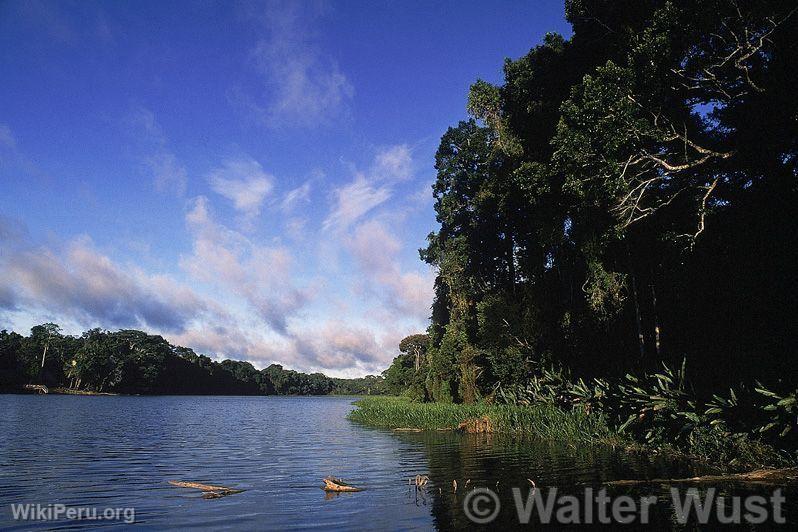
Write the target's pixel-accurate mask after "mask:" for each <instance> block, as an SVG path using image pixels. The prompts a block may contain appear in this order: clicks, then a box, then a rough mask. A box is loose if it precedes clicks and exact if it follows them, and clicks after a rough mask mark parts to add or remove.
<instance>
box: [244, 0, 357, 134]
mask: <svg viewBox="0 0 798 532" xmlns="http://www.w3.org/2000/svg"><path fill="white" fill-rule="evenodd" d="M320 14H321V13H320V12H319V11H318V10H315V12H314V9H313V6H311V5H308V4H302V3H298V2H270V3H267V4H265V5H264V4H258V5H257V8H256V10H253V11H252V12H251V13H250V17H251V18H252V19H254V20H255V21H257V22H258V23H259V26H260V27H261V28H262V31H264V33H265V35H264V36H263V38H262V39H260V40H259V41H258V43H257V45H256V46H255V48H254V50H253V51H252V53H251V57H252V60H253V63H254V65H255V67H256V69H257V71H258V72H259V73H260V74H261V75H262V76H263V79H264V82H265V83H264V85H263V87H262V88H261V92H262V93H263V95H264V99H265V100H266V103H260V102H259V99H260V98H258V97H252V96H251V95H250V94H249V93H247V92H244V91H243V90H241V89H239V90H236V91H234V93H233V96H234V100H235V101H236V103H239V104H241V105H243V106H244V107H245V108H247V110H248V111H249V112H251V113H254V114H255V115H256V116H258V117H259V118H260V119H261V121H262V122H263V123H265V124H266V125H268V126H269V127H285V126H289V127H315V126H318V125H324V124H328V123H330V122H331V121H332V120H333V119H335V118H337V117H340V116H341V115H342V114H343V113H344V112H345V111H346V107H347V104H348V102H349V100H350V99H351V98H352V96H353V93H354V89H353V87H352V84H351V83H350V82H349V80H348V79H347V77H346V75H344V73H343V72H341V70H340V68H339V67H338V65H337V63H336V62H335V61H334V60H333V59H331V58H329V57H327V56H326V55H325V54H324V53H323V50H322V47H321V46H320V45H319V44H318V43H317V42H316V41H315V40H314V39H313V35H312V28H313V27H315V25H316V19H317V18H318V16H319V15H320Z"/></svg>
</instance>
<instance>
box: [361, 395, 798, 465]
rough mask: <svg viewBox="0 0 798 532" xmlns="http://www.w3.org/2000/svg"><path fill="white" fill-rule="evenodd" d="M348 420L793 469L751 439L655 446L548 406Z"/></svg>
mask: <svg viewBox="0 0 798 532" xmlns="http://www.w3.org/2000/svg"><path fill="white" fill-rule="evenodd" d="M354 404H355V407H356V408H355V409H354V410H352V412H350V413H349V415H348V418H349V419H350V420H351V421H354V422H356V423H361V424H363V425H367V426H371V427H378V428H385V429H393V430H401V429H412V430H457V429H458V427H459V426H460V425H461V424H462V423H464V422H466V423H468V422H470V421H473V420H478V419H485V418H487V419H488V420H489V422H490V432H494V433H501V434H510V435H517V436H519V437H533V438H540V439H544V440H550V441H555V442H563V443H569V444H572V443H581V444H585V445H610V446H613V447H616V446H617V447H622V448H625V449H628V450H630V451H646V452H657V453H661V454H666V455H672V456H673V457H674V458H688V459H691V460H695V461H698V462H702V463H705V464H707V465H711V466H713V467H715V468H716V469H717V470H719V471H723V472H728V471H747V470H751V469H754V468H762V467H778V468H783V467H794V466H796V464H797V463H798V461H796V459H795V457H792V456H789V455H786V454H784V453H783V452H779V451H777V450H776V449H774V448H773V447H771V446H769V445H766V444H763V443H761V442H757V441H752V440H749V439H736V438H728V437H724V436H723V435H721V434H720V433H715V432H707V431H698V432H697V433H696V434H695V437H694V438H691V440H692V441H691V442H690V444H689V446H687V447H676V446H674V445H670V444H662V445H654V444H650V443H645V442H641V441H638V440H636V439H635V438H633V437H632V436H631V435H630V434H628V433H625V432H623V430H619V429H617V428H615V427H613V426H611V425H610V424H609V423H607V420H606V417H605V415H604V414H603V413H601V412H596V411H592V412H589V411H587V410H585V409H582V408H574V409H570V410H565V409H562V408H560V407H558V406H556V405H552V404H547V403H535V404H531V405H505V404H485V403H477V404H469V405H466V404H451V403H418V402H413V401H411V400H410V399H408V398H406V397H390V396H370V397H364V398H363V399H360V400H358V401H356V402H355V403H354Z"/></svg>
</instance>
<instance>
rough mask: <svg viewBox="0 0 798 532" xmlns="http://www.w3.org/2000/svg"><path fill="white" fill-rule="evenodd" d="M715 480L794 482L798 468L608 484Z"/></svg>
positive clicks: (633, 484)
mask: <svg viewBox="0 0 798 532" xmlns="http://www.w3.org/2000/svg"><path fill="white" fill-rule="evenodd" d="M714 482H747V483H756V484H771V485H779V484H793V483H796V482H798V468H796V467H787V468H783V469H757V470H755V471H749V472H747V473H732V474H728V475H705V476H701V477H690V478H654V479H650V480H613V481H611V482H606V483H605V485H607V486H643V485H650V484H708V483H714Z"/></svg>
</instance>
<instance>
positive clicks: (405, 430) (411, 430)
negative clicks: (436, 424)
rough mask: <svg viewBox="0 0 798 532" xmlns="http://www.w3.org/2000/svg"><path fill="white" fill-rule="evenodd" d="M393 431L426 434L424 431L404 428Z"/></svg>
mask: <svg viewBox="0 0 798 532" xmlns="http://www.w3.org/2000/svg"><path fill="white" fill-rule="evenodd" d="M393 431H394V432H424V430H423V429H411V428H404V427H400V428H396V429H393Z"/></svg>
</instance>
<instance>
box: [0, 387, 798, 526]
mask: <svg viewBox="0 0 798 532" xmlns="http://www.w3.org/2000/svg"><path fill="white" fill-rule="evenodd" d="M351 402H352V399H350V398H340V397H325V398H321V397H318V398H278V397H67V396H49V397H47V396H42V397H37V396H9V395H6V396H0V529H24V530H28V529H32V528H47V529H59V528H76V527H78V528H86V527H94V526H116V525H121V523H115V522H85V521H82V522H79V523H76V522H74V521H70V520H66V519H61V520H59V521H56V522H20V521H14V520H13V519H12V516H11V512H10V504H12V503H41V504H65V505H68V506H73V507H74V506H94V507H134V508H135V509H136V522H137V525H138V527H139V528H141V529H153V530H163V529H170V528H171V529H183V528H187V527H192V528H207V529H212V530H217V529H226V530H252V529H258V530H285V529H309V528H344V529H359V530H384V529H390V530H397V529H431V528H437V529H440V530H450V529H457V528H466V527H470V526H472V523H471V522H470V521H469V519H468V517H467V516H466V515H465V513H464V511H463V501H464V498H465V497H466V495H467V494H468V493H469V492H470V491H471V490H473V489H474V488H479V487H482V488H484V487H489V488H491V489H493V490H494V491H495V492H496V493H497V494H498V496H499V497H500V502H501V507H502V511H501V512H500V514H499V516H498V517H497V520H496V522H494V523H492V524H491V525H489V527H490V528H494V527H497V526H500V527H502V528H515V527H517V526H518V521H517V516H516V514H515V511H514V501H513V496H512V491H511V490H512V488H513V487H521V488H522V489H523V490H527V489H528V488H529V487H530V486H531V485H530V483H529V482H528V480H527V479H532V480H533V481H534V482H535V484H536V485H537V486H538V489H541V490H544V489H546V488H549V487H557V488H558V489H560V490H561V493H562V494H565V493H571V494H574V495H580V494H584V488H585V486H592V487H595V488H597V487H599V486H600V485H601V484H602V483H603V482H606V481H608V480H615V479H624V478H668V477H670V478H673V477H684V476H689V475H693V474H700V473H703V472H704V470H705V469H707V468H696V467H694V466H690V465H689V464H685V463H674V462H672V461H669V460H666V459H665V458H663V457H657V456H653V457H651V456H646V455H643V454H630V453H626V452H623V451H621V450H613V449H608V448H606V447H591V446H583V445H555V444H550V443H545V442H534V441H528V440H526V441H524V440H517V439H513V438H506V437H500V436H498V435H485V434H482V435H467V436H461V435H458V434H455V433H451V432H426V433H394V432H391V431H384V430H375V429H369V428H365V427H361V426H358V425H356V424H353V423H351V422H349V421H347V420H346V413H347V412H348V411H349V410H350V409H351V408H352V407H351ZM327 475H334V476H337V477H341V478H343V479H345V480H347V481H349V482H351V483H352V484H353V485H356V486H359V487H364V488H365V491H363V492H360V493H341V494H332V495H330V494H325V492H324V491H322V490H321V489H320V486H321V479H322V478H323V477H325V476H327ZM416 475H427V476H429V481H428V483H427V484H426V485H425V486H424V489H422V490H418V489H416V487H415V485H414V483H413V482H408V481H409V480H410V479H414V478H415V477H416ZM169 480H186V481H195V482H203V483H208V484H216V485H223V486H229V487H233V488H238V489H243V490H246V491H244V492H243V493H240V494H235V495H231V496H227V497H223V498H220V499H213V500H206V499H203V498H202V494H201V493H200V492H199V491H196V490H187V489H183V488H175V487H173V486H170V485H169V484H168V481H169ZM453 480H456V481H457V483H458V489H457V491H456V492H455V491H454V489H453V485H452V481H453ZM758 492H762V489H761V488H755V487H748V488H743V487H739V486H726V487H724V493H725V494H745V493H758ZM623 493H629V494H635V495H649V494H653V495H656V496H657V497H658V502H657V504H656V505H655V506H654V507H653V508H652V516H651V517H652V521H653V522H654V523H655V524H656V526H657V527H658V528H665V529H669V528H682V527H674V526H673V518H674V512H673V507H672V504H671V503H670V495H669V493H668V492H667V489H666V488H665V487H660V486H653V487H645V488H641V489H636V490H634V489H629V488H625V489H621V488H615V489H614V490H613V491H611V492H610V494H611V495H614V494H623ZM786 496H787V499H788V504H790V501H791V500H792V499H794V498H795V493H789V492H787V494H786ZM792 513H793V514H794V513H795V512H792ZM532 517H533V521H535V515H533V516H532ZM787 517H788V518H790V512H789V508H788V511H787ZM687 528H690V526H688V527H687Z"/></svg>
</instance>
